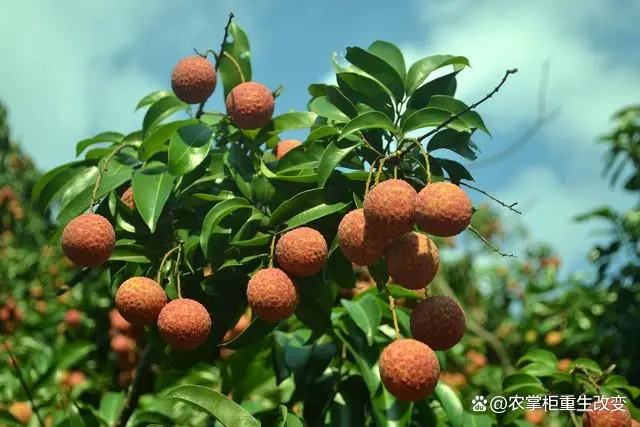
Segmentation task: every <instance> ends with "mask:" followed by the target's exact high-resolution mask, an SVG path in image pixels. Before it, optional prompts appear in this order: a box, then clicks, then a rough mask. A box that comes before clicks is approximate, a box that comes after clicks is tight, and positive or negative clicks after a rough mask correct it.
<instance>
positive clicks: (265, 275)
mask: <svg viewBox="0 0 640 427" xmlns="http://www.w3.org/2000/svg"><path fill="white" fill-rule="evenodd" d="M247 301H248V302H249V307H251V311H252V313H253V314H255V315H256V316H257V317H259V318H261V319H262V320H264V321H267V322H271V323H276V322H279V321H281V320H284V319H287V318H289V317H291V316H292V315H293V313H295V311H296V308H297V307H298V303H299V302H300V293H299V290H298V288H297V287H296V285H295V284H294V283H293V281H292V280H291V279H290V278H289V276H287V274H286V273H285V272H284V271H282V270H280V269H279V268H265V269H262V270H260V271H258V272H257V273H256V274H254V275H253V277H252V278H251V280H249V283H248V284H247Z"/></svg>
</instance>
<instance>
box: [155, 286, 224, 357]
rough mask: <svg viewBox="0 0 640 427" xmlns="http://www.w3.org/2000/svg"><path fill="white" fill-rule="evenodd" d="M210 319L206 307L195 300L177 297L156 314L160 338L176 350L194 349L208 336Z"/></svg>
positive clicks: (210, 324)
mask: <svg viewBox="0 0 640 427" xmlns="http://www.w3.org/2000/svg"><path fill="white" fill-rule="evenodd" d="M211 326H212V321H211V316H210V315H209V312H208V311H207V309H206V308H205V307H204V306H203V305H202V304H200V303H199V302H198V301H196V300H192V299H188V298H178V299H175V300H173V301H171V302H170V303H169V304H167V305H165V306H164V308H163V309H162V311H160V315H159V316H158V330H159V332H160V336H161V337H162V339H163V340H164V341H165V342H166V343H167V344H169V346H171V347H173V348H174V349H176V350H194V349H196V348H197V347H199V346H200V345H202V344H203V343H204V342H205V341H206V340H207V337H208V336H209V332H210V331H211Z"/></svg>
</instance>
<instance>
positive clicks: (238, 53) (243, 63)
mask: <svg viewBox="0 0 640 427" xmlns="http://www.w3.org/2000/svg"><path fill="white" fill-rule="evenodd" d="M229 35H230V36H231V41H230V42H229V41H227V42H226V43H225V45H224V51H225V52H226V53H228V54H229V55H230V56H231V57H232V58H233V59H235V63H237V64H238V65H239V66H240V71H241V72H242V76H241V75H240V72H239V71H238V69H237V68H236V65H235V64H234V61H231V60H229V58H227V56H226V55H223V57H222V59H221V60H220V67H219V69H218V73H219V75H220V78H221V80H222V84H223V89H224V97H225V99H226V97H227V95H228V94H229V92H231V89H233V88H234V87H236V86H237V85H238V84H240V83H241V82H242V77H244V81H246V82H249V81H251V52H250V46H249V39H248V37H247V34H246V33H245V32H244V30H243V29H242V28H240V27H239V26H238V25H237V24H236V23H235V22H231V25H229Z"/></svg>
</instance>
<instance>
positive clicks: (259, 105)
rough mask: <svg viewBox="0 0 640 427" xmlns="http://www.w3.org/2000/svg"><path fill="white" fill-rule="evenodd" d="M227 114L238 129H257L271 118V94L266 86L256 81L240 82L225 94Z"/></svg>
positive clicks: (272, 103) (272, 106)
mask: <svg viewBox="0 0 640 427" xmlns="http://www.w3.org/2000/svg"><path fill="white" fill-rule="evenodd" d="M226 107H227V115H228V116H229V119H231V123H232V124H233V125H234V126H235V127H237V128H239V129H246V130H250V129H259V128H261V127H263V126H265V125H266V124H267V123H269V121H270V120H271V117H272V116H273V111H274V99H273V95H272V94H271V92H270V91H269V89H267V87H266V86H264V85H263V84H260V83H256V82H245V83H240V84H239V85H237V86H236V87H234V88H233V89H232V90H231V92H229V94H228V95H227V99H226Z"/></svg>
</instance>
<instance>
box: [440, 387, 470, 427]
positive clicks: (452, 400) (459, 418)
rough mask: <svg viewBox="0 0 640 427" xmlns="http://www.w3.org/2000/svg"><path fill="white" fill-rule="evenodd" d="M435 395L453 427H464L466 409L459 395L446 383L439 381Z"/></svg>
mask: <svg viewBox="0 0 640 427" xmlns="http://www.w3.org/2000/svg"><path fill="white" fill-rule="evenodd" d="M435 395H436V397H437V398H438V400H439V401H440V403H441V404H442V407H443V408H444V412H445V413H446V414H447V419H448V421H449V422H450V423H451V426H452V427H464V424H463V422H464V415H463V413H464V408H463V407H462V402H460V399H459V398H458V395H456V393H455V392H454V391H453V390H452V389H451V387H449V386H448V385H446V384H445V383H443V382H442V381H438V384H437V385H436V389H435Z"/></svg>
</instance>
